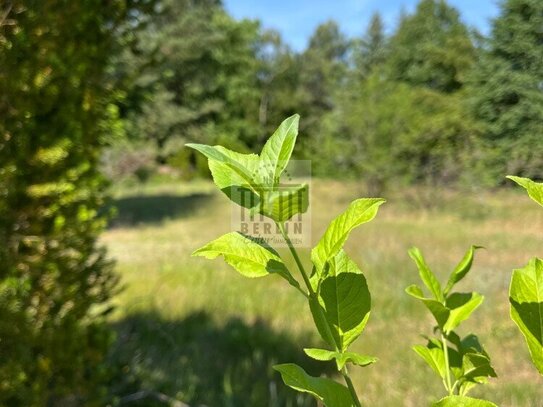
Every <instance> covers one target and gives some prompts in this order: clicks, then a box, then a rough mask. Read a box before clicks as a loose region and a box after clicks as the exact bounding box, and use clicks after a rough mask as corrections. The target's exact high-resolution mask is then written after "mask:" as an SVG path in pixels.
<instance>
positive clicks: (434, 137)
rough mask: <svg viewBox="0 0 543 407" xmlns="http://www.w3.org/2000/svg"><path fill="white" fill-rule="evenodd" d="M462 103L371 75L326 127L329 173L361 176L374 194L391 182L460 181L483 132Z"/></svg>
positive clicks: (457, 98)
mask: <svg viewBox="0 0 543 407" xmlns="http://www.w3.org/2000/svg"><path fill="white" fill-rule="evenodd" d="M462 97H463V96H462V95H461V94H458V95H448V94H443V93H441V92H437V91H434V90H431V89H425V88H418V87H413V86H410V85H408V84H405V83H401V82H393V81H390V80H388V79H387V78H385V77H383V76H382V75H380V74H379V73H378V72H376V73H374V74H372V75H371V76H369V77H368V78H367V80H365V81H362V82H359V83H358V85H356V86H352V87H350V88H349V89H346V90H345V91H344V92H343V93H342V95H341V97H340V98H339V99H338V108H337V110H336V111H335V112H334V113H332V114H331V115H330V116H329V118H328V120H327V122H326V124H327V126H328V128H327V133H329V134H330V135H329V136H328V137H327V138H326V144H325V145H324V146H323V151H324V152H326V153H327V154H329V155H328V156H327V157H326V158H325V159H326V160H331V165H330V167H328V168H326V171H327V172H330V173H336V172H339V173H348V174H352V175H354V176H356V177H360V176H361V177H363V178H364V179H365V180H366V182H367V184H368V187H369V188H370V192H371V193H380V192H382V191H383V189H384V188H386V186H387V185H388V184H389V183H390V182H391V181H393V182H394V183H396V184H398V183H400V184H401V183H403V184H412V183H421V182H423V183H430V184H432V185H436V184H441V183H445V182H449V183H450V182H455V181H458V180H460V178H461V177H462V172H463V168H464V165H465V163H466V161H467V156H468V152H470V151H471V149H472V145H473V143H474V141H473V139H474V135H475V134H477V131H478V128H477V125H476V123H475V122H474V121H473V120H470V119H469V116H468V115H467V112H466V110H465V107H464V105H463V104H462V103H461V102H462Z"/></svg>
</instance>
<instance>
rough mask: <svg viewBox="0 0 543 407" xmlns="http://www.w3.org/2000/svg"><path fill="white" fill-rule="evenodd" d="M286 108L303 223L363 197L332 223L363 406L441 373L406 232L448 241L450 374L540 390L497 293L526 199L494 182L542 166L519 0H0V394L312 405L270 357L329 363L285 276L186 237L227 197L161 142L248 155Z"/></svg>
mask: <svg viewBox="0 0 543 407" xmlns="http://www.w3.org/2000/svg"><path fill="white" fill-rule="evenodd" d="M294 113H299V114H300V115H301V121H300V135H299V137H298V144H297V146H296V148H295V151H294V157H295V158H297V159H303V160H310V161H311V163H312V173H313V176H314V178H313V180H312V189H313V190H312V192H311V194H312V205H313V207H312V233H313V240H314V241H315V242H316V241H317V239H318V238H319V237H320V236H321V234H322V233H323V231H324V229H325V227H326V225H327V224H328V222H329V221H330V220H331V219H332V218H333V217H334V216H335V215H337V214H339V213H340V212H341V211H342V210H343V209H344V207H345V206H346V204H347V203H348V202H349V201H350V200H351V199H354V198H356V197H360V196H377V195H380V196H383V197H385V198H387V200H388V203H387V205H386V206H385V207H383V208H382V210H381V211H380V213H379V216H378V218H377V219H376V220H375V221H373V222H372V223H371V224H369V225H367V226H364V228H363V229H362V230H360V231H357V232H356V233H354V234H353V236H352V238H351V239H350V241H349V243H348V246H347V251H348V252H349V254H350V255H351V257H352V258H353V259H354V260H355V261H356V262H358V263H359V264H361V265H362V266H363V270H364V271H365V273H366V275H367V277H368V282H369V286H370V290H371V291H372V295H373V302H374V305H373V311H372V316H371V318H370V322H369V324H368V326H367V328H366V331H365V332H364V335H363V336H362V338H361V340H359V341H358V342H357V344H356V346H355V351H361V352H363V353H366V354H371V355H375V356H377V357H378V358H379V359H380V362H379V363H378V364H376V365H373V366H371V367H369V368H366V369H356V370H355V372H353V373H354V381H355V385H356V386H357V388H358V390H359V392H360V394H361V396H362V399H363V401H364V402H365V404H366V405H370V406H421V405H426V404H428V403H429V402H430V401H432V400H434V399H436V398H437V397H438V396H440V395H442V390H441V384H440V383H439V381H438V380H436V379H435V377H434V376H433V373H432V372H431V371H430V369H428V368H427V367H426V366H425V365H424V363H423V362H422V361H421V360H419V358H418V357H417V356H416V355H415V353H414V352H412V351H411V350H410V346H411V345H413V344H416V343H419V342H422V341H423V339H422V338H421V337H420V334H422V333H425V334H429V333H431V326H432V321H431V320H430V319H429V318H428V317H427V316H426V315H425V313H424V310H423V309H421V307H420V306H419V304H417V303H416V302H415V301H412V300H410V299H409V298H408V297H407V296H406V295H405V294H404V292H403V290H404V288H405V287H406V286H407V285H409V284H411V283H413V282H415V281H416V279H417V273H416V270H415V268H414V265H413V264H411V261H410V260H409V258H408V256H407V253H406V251H407V249H408V248H409V247H411V246H413V245H417V246H419V247H420V248H421V250H422V251H423V253H424V254H425V255H426V256H427V258H428V261H429V263H430V265H431V266H433V268H434V269H435V270H436V272H437V273H438V274H439V275H440V276H442V277H443V278H444V277H445V275H446V274H447V273H448V272H449V271H450V270H451V268H452V267H454V265H455V264H456V263H457V262H458V261H459V260H460V258H461V256H462V255H463V253H464V252H465V250H466V249H467V247H468V245H469V244H471V243H473V244H478V245H483V246H485V247H486V250H485V251H480V252H478V253H477V258H476V263H475V267H474V272H473V273H472V274H471V275H470V277H469V278H468V279H467V280H466V281H465V282H462V284H463V285H465V287H466V289H468V288H469V290H476V291H478V292H481V293H482V294H483V295H485V297H486V301H485V303H484V304H483V306H482V307H481V308H480V309H479V310H478V311H477V313H476V316H475V319H474V320H473V321H471V322H469V323H467V324H466V327H465V330H466V332H468V331H469V330H473V331H475V332H476V333H478V335H479V337H480V338H481V340H482V342H483V343H485V344H486V347H487V351H488V353H489V354H490V356H491V358H492V359H493V364H494V365H495V367H496V370H497V373H498V376H499V377H498V379H495V380H493V381H492V383H491V384H490V385H488V386H484V387H483V388H481V389H477V390H476V392H475V393H476V394H475V395H476V396H479V397H485V398H488V399H490V400H492V401H494V402H495V403H497V404H498V405H500V406H526V407H528V406H530V407H534V406H543V401H542V400H543V390H542V389H543V387H542V382H541V378H540V377H537V375H536V373H535V370H534V369H533V368H531V367H530V362H529V360H528V354H527V351H526V349H525V346H524V343H523V340H522V338H521V336H520V334H519V332H518V331H517V330H516V328H515V327H514V324H513V323H512V322H511V321H510V319H509V316H508V313H509V310H508V295H507V289H508V282H509V278H510V273H511V270H512V269H513V268H517V267H520V266H521V265H523V264H524V263H525V262H526V261H527V259H528V258H529V257H531V256H533V255H536V254H538V253H539V254H540V253H541V245H542V237H543V233H542V230H543V214H542V213H541V211H538V208H537V207H536V206H535V205H534V204H533V203H532V202H531V201H530V200H529V199H528V198H525V196H524V194H522V193H521V192H518V193H517V191H515V190H513V189H511V188H510V185H509V184H508V183H507V182H506V180H505V175H507V174H514V175H520V176H527V177H531V178H535V179H541V178H543V139H542V137H543V2H541V1H540V0H502V1H492V0H484V1H477V2H475V1H467V0H455V1H453V0H450V1H445V0H420V1H417V0H403V1H402V0H394V1H387V2H382V1H381V2H378V1H375V0H359V1H354V0H341V1H334V2H332V1H324V0H319V1H311V2H310V1H306V0H292V1H289V2H286V1H274V2H271V1H259V2H256V1H254V2H253V1H247V0H225V1H224V2H221V1H220V0H81V1H70V0H47V1H42V0H0V197H1V199H0V404H1V405H5V406H119V405H129V406H130V405H134V406H163V405H171V406H185V405H189V406H208V407H212V406H225V407H230V406H236V407H237V406H271V407H275V406H314V405H316V404H315V402H314V401H313V400H312V399H311V398H309V397H306V396H304V395H301V394H299V393H295V392H294V391H291V390H289V389H288V388H286V386H284V385H283V384H282V382H281V380H280V378H279V376H278V375H277V374H276V373H274V371H273V370H272V368H271V366H272V365H273V364H274V363H284V362H296V363H298V364H300V365H301V366H303V367H304V368H305V369H307V371H308V372H310V373H312V374H314V375H319V374H326V375H333V374H334V373H333V371H334V367H333V366H332V365H330V364H327V363H323V362H316V361H312V360H310V359H308V358H307V357H306V356H305V355H304V354H303V352H302V348H303V347H311V346H319V345H320V339H319V337H318V334H317V332H316V331H315V329H314V328H313V326H312V321H311V317H310V313H309V312H308V310H307V309H306V308H305V303H304V301H302V298H301V297H300V298H298V296H297V294H296V293H295V292H293V291H291V290H290V289H289V287H287V286H285V285H284V284H283V282H282V281H280V280H278V279H275V277H268V278H267V279H258V280H247V279H244V278H243V277H241V276H239V275H238V274H237V273H235V272H234V271H233V270H231V269H229V268H227V266H226V265H225V264H224V263H223V262H221V261H215V262H206V261H205V260H198V259H192V258H191V257H190V253H191V252H192V251H194V250H195V249H196V248H198V247H200V246H201V245H202V244H204V243H205V242H207V241H209V240H210V239H212V238H215V237H217V236H219V235H221V234H222V233H225V232H227V231H229V229H230V211H229V203H228V201H227V199H225V197H224V196H221V195H220V193H218V192H215V189H214V186H213V184H212V183H211V181H210V175H209V172H208V170H207V162H206V160H205V159H203V158H202V157H201V156H199V155H198V154H196V153H195V152H194V151H192V150H189V149H187V148H185V147H184V144H185V143H187V142H197V143H205V144H222V145H224V146H226V147H228V148H231V149H234V150H237V151H242V152H250V151H253V152H258V151H260V149H261V147H262V145H263V144H264V142H265V141H266V139H267V138H268V137H269V136H270V135H271V133H272V132H273V131H274V130H275V128H276V127H277V126H278V125H279V123H280V122H281V121H282V120H283V119H285V118H286V117H287V116H290V115H292V114H294ZM304 254H308V252H307V253H304ZM306 258H307V260H308V256H306Z"/></svg>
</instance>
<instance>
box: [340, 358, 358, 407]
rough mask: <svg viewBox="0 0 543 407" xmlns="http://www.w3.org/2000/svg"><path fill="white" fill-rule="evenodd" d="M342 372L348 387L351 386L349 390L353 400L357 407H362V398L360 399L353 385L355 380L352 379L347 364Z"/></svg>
mask: <svg viewBox="0 0 543 407" xmlns="http://www.w3.org/2000/svg"><path fill="white" fill-rule="evenodd" d="M341 374H342V375H343V378H344V379H345V383H347V387H348V388H349V391H350V392H351V397H352V398H353V402H354V404H355V406H356V407H362V405H361V404H360V400H358V395H357V394H356V390H355V388H354V385H353V381H352V380H351V376H349V371H348V370H347V366H343V370H342V371H341Z"/></svg>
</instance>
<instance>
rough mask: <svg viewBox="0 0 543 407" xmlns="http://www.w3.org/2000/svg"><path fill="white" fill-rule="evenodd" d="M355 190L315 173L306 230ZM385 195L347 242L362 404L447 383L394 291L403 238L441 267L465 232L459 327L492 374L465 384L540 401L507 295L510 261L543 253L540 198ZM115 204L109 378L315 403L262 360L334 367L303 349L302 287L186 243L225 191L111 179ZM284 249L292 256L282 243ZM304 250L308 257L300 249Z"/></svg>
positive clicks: (410, 400)
mask: <svg viewBox="0 0 543 407" xmlns="http://www.w3.org/2000/svg"><path fill="white" fill-rule="evenodd" d="M361 196H367V194H366V192H365V190H364V187H363V186H362V185H359V184H356V183H348V182H335V181H325V180H314V181H313V183H312V197H311V199H312V201H311V204H312V234H313V241H314V242H316V241H317V240H318V239H319V238H320V236H321V235H322V233H323V231H324V229H325V228H326V226H327V224H328V222H329V221H330V220H331V219H332V218H333V217H335V216H336V215H338V214H339V213H340V212H342V211H343V210H344V209H345V208H346V206H347V205H348V203H349V202H350V200H352V199H354V198H357V197H361ZM385 198H387V200H388V202H387V203H386V204H385V205H384V206H382V207H381V209H380V212H379V214H378V216H377V218H376V219H375V220H374V221H372V222H371V223H369V224H366V225H363V226H362V227H360V228H359V229H357V230H356V231H355V232H354V233H353V234H352V235H351V238H350V240H349V241H348V243H347V246H346V250H347V252H348V253H349V255H350V256H351V257H352V258H353V259H354V260H355V261H356V262H357V263H358V264H359V265H361V267H362V269H363V271H364V272H365V274H366V277H367V279H368V284H369V287H370V290H371V293H372V299H373V304H372V313H371V317H370V320H369V323H368V325H367V327H366V329H365V331H364V333H363V334H362V336H361V338H360V339H359V340H358V341H357V342H356V343H355V345H354V348H353V350H355V351H359V352H361V353H365V354H369V355H374V356H377V357H378V358H379V362H378V363H377V364H375V365H372V366H370V367H367V368H352V369H351V371H352V374H353V380H354V382H355V385H356V387H357V389H358V391H359V394H360V395H361V397H362V400H363V404H364V405H366V406H378V407H380V406H384V407H386V406H391V407H393V406H424V405H428V404H429V402H430V401H432V400H435V399H436V398H438V397H441V396H443V395H444V389H443V386H442V384H441V382H440V380H439V379H438V378H437V377H436V376H435V375H434V373H433V372H432V371H431V370H430V368H429V367H427V366H426V365H425V364H424V362H423V361H422V360H421V359H419V357H418V356H417V355H416V354H415V353H414V352H413V351H411V349H410V347H411V346H412V345H414V344H417V343H421V344H422V343H424V339H423V338H421V336H420V335H421V334H430V333H431V330H432V326H433V322H432V319H431V317H430V316H429V315H428V313H427V312H426V310H425V309H423V307H422V305H421V304H420V303H419V302H417V301H415V300H414V299H412V298H410V297H408V296H407V295H406V294H405V293H404V288H405V287H406V286H408V285H409V284H411V283H418V282H419V279H418V275H417V271H416V268H415V265H414V264H413V262H412V261H411V259H410V258H409V257H408V255H407V250H408V248H410V247H411V246H418V247H419V248H420V249H421V250H422V252H423V254H424V255H425V257H426V259H427V261H428V263H429V265H430V267H432V268H433V269H434V270H435V271H436V272H437V273H438V275H439V276H441V279H442V280H444V279H445V278H446V275H448V273H449V272H450V271H451V270H452V268H453V267H454V266H455V264H456V263H457V262H458V261H459V260H460V259H461V258H462V256H463V254H464V252H465V250H466V249H467V248H468V246H469V245H470V244H472V243H473V244H478V245H482V246H484V247H485V248H486V249H485V250H480V251H478V252H477V255H476V259H475V263H474V267H473V269H472V272H471V273H470V275H469V276H468V277H467V278H466V279H465V280H464V281H462V282H461V283H460V284H459V287H458V289H459V290H460V289H461V288H462V287H465V289H466V290H467V291H470V290H475V291H478V292H480V293H482V294H483V295H484V296H485V302H484V303H483V305H482V306H481V307H480V308H479V309H478V310H477V311H476V312H475V314H474V316H473V317H472V318H471V319H470V320H469V321H467V322H465V323H464V324H463V325H462V327H461V328H460V331H461V332H462V333H464V334H467V333H468V332H474V333H476V334H477V335H478V336H479V337H480V338H481V341H482V343H483V344H484V345H485V347H486V349H487V351H488V353H489V354H490V356H491V358H492V361H493V365H494V367H495V368H496V371H497V373H498V376H499V377H498V378H497V379H494V380H492V381H491V383H490V384H489V385H485V386H478V388H477V389H476V390H475V391H473V393H472V395H473V396H474V397H481V398H486V399H489V400H491V401H493V402H495V403H497V404H498V405H500V406H514V407H538V406H543V379H542V378H541V377H540V376H538V374H537V373H536V370H535V369H534V368H533V366H532V365H531V363H530V361H529V356H528V352H527V348H526V346H525V344H524V342H523V339H522V337H521V334H520V333H519V331H518V330H517V328H516V327H515V326H514V324H513V322H512V321H511V320H510V318H509V306H508V285H509V279H510V275H511V270H512V269H514V268H518V267H521V266H523V265H524V264H525V263H526V262H527V261H528V259H529V258H530V257H532V256H535V255H541V254H542V250H543V211H541V210H540V208H538V207H537V205H536V204H534V203H533V202H532V201H531V200H529V199H528V198H527V197H526V196H525V194H524V193H522V192H521V191H516V190H515V191H514V190H511V191H509V190H499V191H494V192H491V191H485V192H479V191H470V192H460V191H454V190H435V189H424V188H420V189H406V190H402V191H401V192H400V191H398V190H392V191H390V192H388V193H386V194H385ZM115 205H116V206H117V207H118V215H117V217H116V219H115V220H114V221H112V223H111V226H110V227H109V228H108V230H107V232H106V233H105V234H104V235H103V243H104V244H105V245H106V246H107V248H108V250H109V254H110V256H111V257H113V258H114V259H115V260H116V268H117V271H118V273H119V275H120V278H121V289H120V291H119V293H118V294H117V295H116V296H115V300H114V302H115V305H116V310H115V312H114V313H113V315H112V317H111V318H112V320H111V323H112V324H113V325H114V326H115V327H116V330H117V332H118V339H117V343H116V345H115V347H114V350H113V352H112V358H113V359H114V361H115V363H117V364H119V365H120V366H121V367H122V374H121V375H120V376H121V377H120V379H119V388H120V389H121V390H119V391H120V392H121V393H122V392H125V393H126V392H128V393H129V392H131V391H137V390H140V389H144V390H152V391H157V392H161V393H164V394H167V395H169V396H171V397H174V398H176V399H179V400H183V401H184V402H185V403H188V404H190V405H191V406H198V405H206V406H208V407H213V406H236V407H237V406H313V405H315V402H314V401H313V400H312V399H310V398H308V397H304V396H303V395H300V394H297V393H295V392H294V391H290V390H289V389H287V388H286V386H284V385H283V384H282V382H281V380H280V378H279V376H278V375H276V374H275V373H274V372H273V370H272V369H271V365H273V364H274V363H285V362H296V363H299V364H301V365H302V366H303V367H304V368H306V369H307V370H308V371H309V372H311V373H312V374H316V375H318V374H333V371H334V369H333V366H332V365H330V364H326V363H322V362H316V361H311V360H309V359H308V358H307V357H306V356H305V355H304V354H303V353H302V351H301V349H302V348H303V347H310V346H322V343H321V341H320V339H319V337H318V334H317V332H316V330H315V328H314V327H313V323H312V320H311V314H310V313H309V310H308V309H306V305H305V300H304V298H303V297H302V296H301V295H300V294H299V293H297V292H296V291H295V290H293V289H292V288H291V287H290V286H288V285H287V284H286V283H285V282H284V281H283V280H281V279H280V278H278V277H276V276H268V277H266V278H261V279H247V278H244V277H242V276H241V275H239V274H237V273H236V272H235V271H234V270H233V269H231V268H230V267H229V266H227V265H226V264H225V263H224V261H222V260H221V259H218V260H215V261H209V260H205V259H202V258H191V257H190V254H191V252H192V251H194V250H195V249H196V248H199V247H200V246H201V245H203V244H204V243H206V242H208V241H209V240H211V239H213V238H216V237H218V236H220V235H222V234H223V233H226V232H228V231H230V207H229V205H230V203H229V202H228V200H227V198H226V197H224V196H223V195H222V194H221V193H220V192H215V188H214V186H213V185H212V184H211V183H207V182H203V181H201V182H200V181H199V182H191V183H186V182H177V183H171V182H169V183H159V184H150V185H148V186H139V187H132V188H119V189H118V190H116V191H115ZM281 254H282V255H284V258H285V259H286V261H287V262H288V264H289V265H291V266H293V265H294V264H293V261H292V259H291V258H290V256H289V254H288V253H287V252H286V251H282V252H281ZM303 254H304V255H305V260H306V261H308V260H309V250H307V251H305V252H303ZM296 275H297V274H296ZM141 405H149V404H148V402H147V404H145V403H144V404H141Z"/></svg>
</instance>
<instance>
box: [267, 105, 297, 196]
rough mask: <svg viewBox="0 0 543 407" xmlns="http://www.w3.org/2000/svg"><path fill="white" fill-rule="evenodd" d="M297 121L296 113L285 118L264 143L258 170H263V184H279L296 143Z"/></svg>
mask: <svg viewBox="0 0 543 407" xmlns="http://www.w3.org/2000/svg"><path fill="white" fill-rule="evenodd" d="M299 121H300V116H299V115H298V114H295V115H293V116H290V117H289V118H287V119H285V120H284V121H283V122H282V123H281V125H280V126H279V127H278V128H277V130H276V131H275V132H274V133H273V135H272V136H271V137H270V138H269V139H268V141H267V142H266V144H264V147H263V148H262V152H261V153H260V163H261V164H260V168H259V171H264V174H262V175H261V177H260V178H261V180H262V181H263V183H264V184H265V185H268V186H276V185H278V184H279V179H280V177H281V174H282V172H283V171H284V170H285V167H286V166H287V164H288V162H289V160H290V156H291V155H292V150H293V149H294V144H296V137H297V135H298V123H299Z"/></svg>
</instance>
